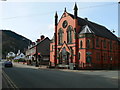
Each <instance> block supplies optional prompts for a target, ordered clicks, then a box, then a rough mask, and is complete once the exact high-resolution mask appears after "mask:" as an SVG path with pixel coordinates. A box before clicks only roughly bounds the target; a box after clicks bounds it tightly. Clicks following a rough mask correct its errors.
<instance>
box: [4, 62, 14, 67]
mask: <svg viewBox="0 0 120 90" xmlns="http://www.w3.org/2000/svg"><path fill="white" fill-rule="evenodd" d="M4 67H13V63H12V62H11V61H5V62H4Z"/></svg>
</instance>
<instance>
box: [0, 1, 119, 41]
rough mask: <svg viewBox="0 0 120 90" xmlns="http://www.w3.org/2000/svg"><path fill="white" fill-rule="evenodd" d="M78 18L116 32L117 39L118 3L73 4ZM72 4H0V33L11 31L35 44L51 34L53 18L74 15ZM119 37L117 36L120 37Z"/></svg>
mask: <svg viewBox="0 0 120 90" xmlns="http://www.w3.org/2000/svg"><path fill="white" fill-rule="evenodd" d="M76 3H77V6H78V16H79V17H81V18H86V17H87V18H88V20H90V21H92V22H95V23H98V24H100V25H103V26H105V27H107V28H108V29H109V30H111V31H112V30H113V29H114V30H115V35H117V36H118V3H117V2H76ZM74 4H75V2H2V3H1V2H0V13H1V14H0V29H3V30H12V31H14V32H16V33H18V34H20V35H23V36H25V37H26V38H28V39H30V40H32V41H36V40H37V39H38V38H40V36H41V35H45V36H46V37H49V38H50V39H51V38H52V37H53V34H54V15H55V12H56V11H57V12H58V17H59V19H60V17H61V16H62V14H63V12H64V8H65V7H66V8H67V12H69V13H72V14H73V8H74ZM119 36H120V35H119Z"/></svg>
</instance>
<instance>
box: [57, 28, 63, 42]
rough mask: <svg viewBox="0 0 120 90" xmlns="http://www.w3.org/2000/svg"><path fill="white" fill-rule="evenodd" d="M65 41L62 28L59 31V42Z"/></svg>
mask: <svg viewBox="0 0 120 90" xmlns="http://www.w3.org/2000/svg"><path fill="white" fill-rule="evenodd" d="M62 43H63V30H62V29H61V28H60V29H59V32H58V44H62Z"/></svg>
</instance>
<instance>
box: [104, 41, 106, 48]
mask: <svg viewBox="0 0 120 90" xmlns="http://www.w3.org/2000/svg"><path fill="white" fill-rule="evenodd" d="M104 48H106V40H104Z"/></svg>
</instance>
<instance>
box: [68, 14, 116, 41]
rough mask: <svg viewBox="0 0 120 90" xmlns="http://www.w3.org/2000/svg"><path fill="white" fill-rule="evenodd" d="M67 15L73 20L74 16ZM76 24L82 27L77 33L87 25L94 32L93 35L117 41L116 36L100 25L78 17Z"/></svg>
mask: <svg viewBox="0 0 120 90" xmlns="http://www.w3.org/2000/svg"><path fill="white" fill-rule="evenodd" d="M68 14H69V16H71V17H72V18H73V19H74V15H72V14H70V13H68ZM78 24H79V25H80V26H81V27H82V28H81V29H80V30H79V33H80V32H81V31H82V29H83V27H85V26H86V25H87V26H88V27H89V28H90V29H91V30H92V31H93V32H94V34H95V35H97V36H101V37H105V38H108V39H112V40H117V41H118V39H117V36H115V35H114V34H113V33H112V32H111V31H110V30H108V29H107V28H106V27H104V26H102V25H99V24H96V23H94V22H91V21H89V20H86V19H83V18H80V17H78ZM84 31H85V30H84Z"/></svg>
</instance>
